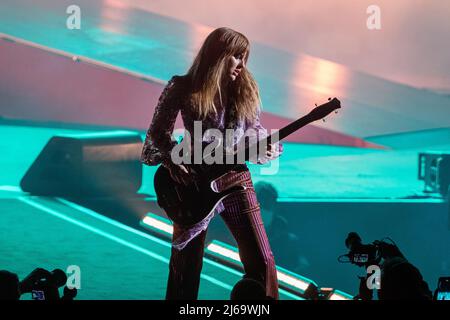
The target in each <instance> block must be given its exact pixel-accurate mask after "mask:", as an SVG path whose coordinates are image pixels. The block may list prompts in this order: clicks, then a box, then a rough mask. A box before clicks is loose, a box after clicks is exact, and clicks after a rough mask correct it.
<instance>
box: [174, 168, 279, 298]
mask: <svg viewBox="0 0 450 320" xmlns="http://www.w3.org/2000/svg"><path fill="white" fill-rule="evenodd" d="M235 184H240V185H245V186H246V187H247V189H246V190H244V191H240V192H237V193H234V194H232V195H230V196H229V197H227V198H225V199H224V200H223V201H222V204H223V206H224V211H223V212H222V213H221V214H220V215H221V217H222V219H223V220H224V222H225V224H226V225H227V227H228V229H229V230H230V231H231V233H232V235H233V237H234V238H235V240H236V242H237V244H238V248H239V256H240V259H241V261H242V264H243V266H244V271H245V277H248V278H251V279H255V280H257V281H260V282H261V283H262V284H263V286H265V288H266V295H267V296H269V297H271V298H273V299H278V280H277V272H276V268H275V261H274V258H273V254H272V250H271V249H270V245H269V241H268V239H267V235H266V231H265V229H264V224H263V222H262V219H261V213H260V209H259V203H258V201H257V199H256V193H255V190H254V188H253V183H252V180H251V176H250V172H249V171H248V170H245V171H231V172H229V173H227V174H226V175H225V176H223V177H222V178H220V180H218V181H217V187H218V189H219V190H221V189H223V188H227V187H229V186H231V185H235ZM184 231H186V230H185V229H183V228H182V227H180V226H178V225H176V224H174V232H173V239H176V238H177V236H179V235H180V234H181V233H183V232H184ZM206 231H207V230H205V231H203V232H201V233H200V234H199V235H198V236H197V237H195V238H194V239H192V240H191V241H190V242H189V243H188V244H187V245H186V247H184V248H183V249H182V250H176V249H174V248H172V252H171V257H170V264H169V279H168V284H167V291H166V299H168V300H179V299H182V300H192V299H197V296H198V289H199V285H200V273H201V270H202V263H203V252H204V246H205V238H206Z"/></svg>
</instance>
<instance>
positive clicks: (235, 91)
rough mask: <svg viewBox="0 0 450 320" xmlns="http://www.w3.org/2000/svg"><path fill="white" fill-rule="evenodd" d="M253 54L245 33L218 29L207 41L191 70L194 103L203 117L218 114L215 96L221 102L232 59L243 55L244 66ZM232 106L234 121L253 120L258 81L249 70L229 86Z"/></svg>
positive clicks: (256, 103) (245, 70) (189, 72)
mask: <svg viewBox="0 0 450 320" xmlns="http://www.w3.org/2000/svg"><path fill="white" fill-rule="evenodd" d="M249 53H250V42H249V41H248V39H247V37H245V36H244V35H243V34H242V33H239V32H237V31H234V30H232V29H230V28H218V29H216V30H214V31H213V32H211V33H210V34H209V35H208V37H207V38H206V39H205V41H204V43H203V45H202V47H201V48H200V51H199V52H198V54H197V56H196V57H195V59H194V62H193V63H192V66H191V67H190V69H189V71H188V76H189V77H190V79H191V81H192V88H193V90H192V95H191V101H192V102H193V103H192V106H193V107H194V109H195V111H197V113H198V114H199V116H200V117H201V118H205V117H206V116H208V115H211V114H216V113H217V107H216V105H215V104H214V98H215V96H216V94H219V98H220V100H221V101H222V96H221V91H222V90H221V80H222V78H223V77H224V76H227V75H226V74H224V73H225V72H227V71H228V70H227V68H228V62H229V58H230V57H231V56H233V55H238V54H242V55H243V57H244V58H243V59H244V62H245V64H246V63H247V60H248V56H249ZM228 93H229V106H228V107H230V108H232V110H231V111H232V114H233V117H234V118H235V119H234V120H250V121H252V120H253V119H254V118H255V116H256V114H257V110H258V106H259V104H260V97H259V90H258V86H257V84H256V81H255V79H254V78H253V76H252V75H251V73H250V72H249V71H248V70H247V68H246V67H244V68H242V70H241V72H240V73H239V76H238V77H237V78H236V80H234V81H233V82H231V83H230V86H229V91H228Z"/></svg>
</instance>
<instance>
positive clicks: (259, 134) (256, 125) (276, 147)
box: [247, 109, 283, 164]
mask: <svg viewBox="0 0 450 320" xmlns="http://www.w3.org/2000/svg"><path fill="white" fill-rule="evenodd" d="M260 114H261V109H258V113H257V115H256V118H255V120H254V121H253V122H252V123H251V124H250V125H249V126H248V127H247V130H248V129H253V130H254V132H255V133H256V137H254V138H255V139H257V140H261V139H264V138H266V137H267V136H269V135H270V134H269V132H267V130H266V128H264V127H263V126H262V125H261V121H260ZM272 147H273V151H274V152H273V155H272V157H270V158H269V157H268V156H267V155H266V154H265V152H264V153H262V154H258V159H257V161H256V163H257V164H265V163H267V162H269V161H271V160H273V159H275V158H278V157H279V156H280V155H281V154H282V153H283V144H282V143H281V142H277V143H273V144H272ZM252 162H254V163H255V161H252Z"/></svg>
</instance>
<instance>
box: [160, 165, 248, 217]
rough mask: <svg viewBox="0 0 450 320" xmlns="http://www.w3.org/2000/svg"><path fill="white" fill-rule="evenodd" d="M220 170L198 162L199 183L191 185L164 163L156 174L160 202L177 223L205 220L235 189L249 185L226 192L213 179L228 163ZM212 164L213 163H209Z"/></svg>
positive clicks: (224, 169)
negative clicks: (179, 179) (181, 181)
mask: <svg viewBox="0 0 450 320" xmlns="http://www.w3.org/2000/svg"><path fill="white" fill-rule="evenodd" d="M217 166H218V167H220V168H216V170H214V171H211V170H202V169H201V167H200V166H196V168H195V172H196V179H195V183H191V184H189V185H187V186H185V185H182V184H179V183H177V182H175V181H174V180H173V179H172V178H171V176H170V173H169V170H167V169H166V168H165V167H164V166H162V165H160V166H159V168H158V169H157V170H156V173H155V177H154V186H155V191H156V196H157V200H158V205H159V206H160V207H161V208H162V209H163V210H164V211H165V212H166V214H167V216H168V217H169V219H170V220H172V221H173V222H174V223H176V224H178V225H182V226H191V225H193V224H196V223H197V222H200V221H201V220H203V219H204V218H205V217H206V216H207V215H208V214H209V213H210V212H211V211H213V210H214V209H215V208H216V207H217V205H218V203H219V202H220V201H221V200H223V199H224V198H226V197H227V196H229V195H230V194H232V193H234V192H239V191H242V190H245V186H233V187H231V188H229V189H226V190H223V191H222V192H216V191H215V190H213V188H212V186H211V185H212V182H213V181H214V180H215V179H217V178H218V177H220V176H221V175H222V174H225V173H226V172H227V171H226V168H225V166H221V165H217ZM208 167H210V166H208Z"/></svg>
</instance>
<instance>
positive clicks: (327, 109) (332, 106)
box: [308, 98, 341, 121]
mask: <svg viewBox="0 0 450 320" xmlns="http://www.w3.org/2000/svg"><path fill="white" fill-rule="evenodd" d="M340 108H341V102H340V101H339V100H338V99H337V98H333V99H331V100H330V101H328V102H326V103H324V104H321V105H320V106H318V107H316V108H314V109H313V110H312V111H311V112H310V113H309V114H308V116H309V117H310V118H311V119H312V121H316V120H320V119H323V118H325V117H326V116H327V115H329V114H330V113H332V112H333V111H335V110H337V109H340Z"/></svg>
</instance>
